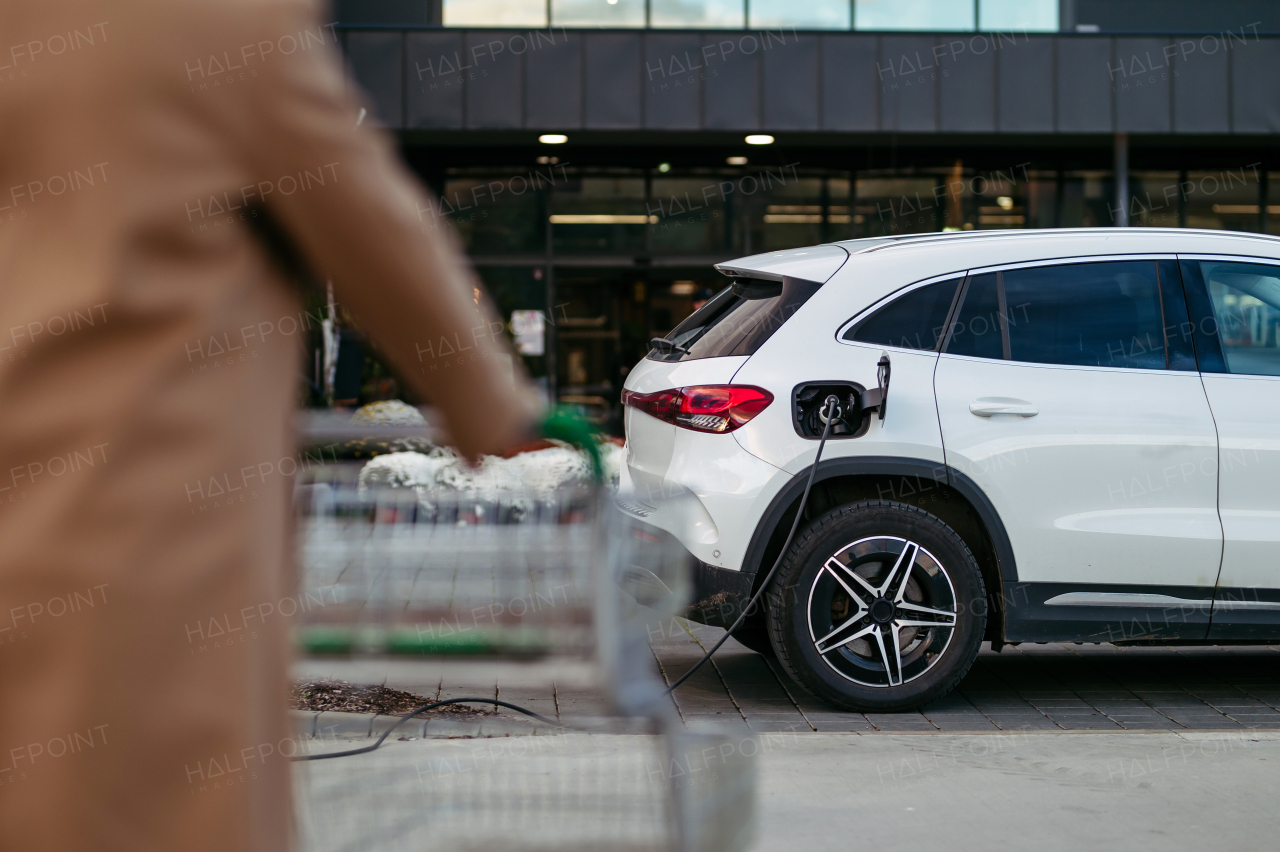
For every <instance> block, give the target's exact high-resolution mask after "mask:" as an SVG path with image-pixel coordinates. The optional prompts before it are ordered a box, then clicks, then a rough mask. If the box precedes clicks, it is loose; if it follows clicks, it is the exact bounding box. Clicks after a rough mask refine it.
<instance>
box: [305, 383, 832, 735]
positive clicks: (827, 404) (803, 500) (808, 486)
mask: <svg viewBox="0 0 1280 852" xmlns="http://www.w3.org/2000/svg"><path fill="white" fill-rule="evenodd" d="M839 409H840V400H839V399H837V398H836V396H835V394H832V395H831V396H828V397H827V398H826V399H825V400H823V401H822V415H824V416H822V417H821V419H822V422H823V427H822V440H820V441H819V442H818V454H817V455H816V456H815V457H814V459H813V467H812V468H811V469H810V470H809V480H808V482H806V483H805V486H804V494H803V495H801V497H800V505H799V506H797V507H796V518H795V520H794V521H793V522H792V523H791V532H789V533H787V540H786V541H785V542H783V543H782V551H781V552H780V553H779V554H778V558H777V559H775V560H774V562H773V567H772V568H770V569H769V573H768V574H766V575H765V576H764V582H763V583H761V584H760V590H759V591H757V592H756V593H755V594H754V595H752V596H751V600H750V601H749V602H748V603H747V605H746V607H744V608H743V610H742V614H741V615H739V616H738V619H737V620H736V621H734V622H733V626H731V627H730V628H729V629H728V630H726V631H725V634H724V635H723V636H721V637H720V641H719V642H717V643H716V644H715V645H713V646H711V650H710V651H707V653H705V654H703V655H702V659H700V660H698V662H696V663H694V665H693V668H691V669H689V670H688V671H687V672H685V673H684V674H682V675H681V676H680V677H679V679H677V680H676V682H675V683H673V684H671V686H670V687H668V688H667V691H666V693H665V694H666V695H670V694H671V693H672V692H674V691H675V689H676V687H678V686H679V685H680V684H682V683H684V682H685V681H686V680H688V679H689V677H690V676H691V675H692V674H693V673H694V672H696V671H697V670H698V669H700V668H701V667H702V664H703V663H705V662H706V661H707V660H709V659H711V655H712V654H714V653H715V652H716V651H719V650H720V646H721V645H723V644H724V643H725V642H726V641H727V640H728V638H729V637H730V636H732V635H733V632H734V631H735V630H737V629H738V628H739V627H741V626H742V622H743V620H744V619H745V618H746V617H747V613H749V612H751V610H752V609H754V608H755V605H756V604H757V603H758V602H759V600H760V597H761V595H763V594H764V593H765V590H766V589H768V588H769V583H770V581H772V580H773V575H774V574H776V573H778V568H779V567H780V566H781V565H782V560H783V559H784V558H785V557H786V555H787V550H788V548H790V547H791V540H792V539H793V538H795V536H796V530H798V529H799V528H800V519H801V518H803V517H804V509H805V506H807V505H808V503H809V492H810V490H812V488H813V479H814V476H815V475H816V474H817V473H818V462H820V461H822V450H823V448H824V447H826V445H827V434H828V433H829V432H830V431H831V421H833V420H835V419H836V412H837V411H838V410H839ZM446 704H493V705H496V706H498V707H506V708H507V709H508V710H514V711H516V712H517V713H523V714H524V715H526V716H529V717H531V718H533V719H537V720H538V721H539V722H545V723H546V724H548V725H554V726H555V727H558V728H563V727H565V726H564V725H561V724H559V723H557V722H553V721H552V720H550V719H548V718H547V717H545V716H540V715H538V714H537V713H534V712H533V711H532V710H526V709H525V708H523V707H521V706H520V705H518V704H512V703H510V702H508V701H499V700H498V699H496V698H449V699H446V700H444V701H435V702H432V703H431V704H424V705H422V706H421V707H419V708H418V709H417V710H414V711H413V712H412V713H410V714H409V715H407V716H403V717H401V719H400V720H399V721H398V722H396V723H395V724H394V725H392V726H391V727H390V728H387V730H386V731H385V732H384V733H383V734H382V736H380V737H378V741H377V742H375V743H374V744H373V745H367V746H364V747H363V748H353V749H349V750H347V751H333V752H327V753H323V754H304V755H299V756H297V757H293V758H290V760H328V759H329V758H331V757H350V756H352V755H356V754H368V753H369V752H371V751H374V750H375V749H377V748H378V746H380V745H382V743H383V742H384V741H385V740H386V739H387V737H389V736H391V734H392V733H393V732H394V731H395V730H396V728H399V727H400V726H401V725H403V724H404V723H405V722H407V721H409V720H410V719H412V718H413V717H414V716H418V715H420V714H422V713H426V712H427V711H428V710H434V709H435V708H437V707H444V706H445V705H446Z"/></svg>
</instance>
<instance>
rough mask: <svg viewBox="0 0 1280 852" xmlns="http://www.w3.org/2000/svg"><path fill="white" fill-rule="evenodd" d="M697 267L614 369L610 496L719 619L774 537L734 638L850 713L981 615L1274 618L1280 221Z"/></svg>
mask: <svg viewBox="0 0 1280 852" xmlns="http://www.w3.org/2000/svg"><path fill="white" fill-rule="evenodd" d="M717 268H718V269H719V270H720V271H721V272H722V273H723V274H725V275H726V276H728V277H729V278H730V279H731V282H732V283H731V286H729V287H727V288H726V289H725V290H723V291H722V292H721V293H719V294H718V295H717V296H716V297H715V298H713V299H712V300H711V301H709V302H708V303H707V304H706V305H705V306H703V307H702V308H701V309H700V310H698V311H697V312H696V313H695V314H693V315H692V316H691V317H689V318H688V319H686V320H685V321H684V322H683V323H681V324H680V325H679V326H678V327H677V328H676V329H675V330H674V331H673V332H671V334H670V335H669V336H668V337H667V338H665V339H662V340H657V341H655V342H654V349H653V350H652V351H651V352H650V353H649V355H648V357H647V358H646V359H645V360H644V361H643V362H641V363H640V364H639V365H637V366H636V367H635V368H634V369H633V370H632V371H631V374H630V375H629V377H628V379H627V382H626V389H625V390H624V392H623V402H624V404H625V406H626V433H627V452H626V463H625V465H624V466H623V470H622V474H621V483H620V492H619V504H620V506H621V507H622V509H623V511H624V512H627V513H629V514H630V515H631V516H632V517H633V518H634V519H635V520H637V521H639V522H642V523H645V524H648V525H651V527H653V528H655V529H656V530H659V531H662V533H661V534H669V535H670V536H672V537H674V538H675V539H677V540H678V541H679V543H680V544H681V545H683V547H684V548H685V549H687V550H688V551H689V553H690V554H692V556H693V557H694V559H695V560H696V562H695V578H696V583H695V586H696V589H697V596H696V600H695V602H694V603H693V605H692V606H691V608H690V610H689V613H688V614H689V616H690V617H691V618H694V619H695V620H698V621H701V622H704V623H707V624H712V625H719V626H727V625H729V624H730V623H732V622H733V621H734V619H735V618H736V617H737V616H738V615H739V613H740V612H741V608H742V607H743V606H744V605H745V604H746V602H747V601H748V600H749V599H750V598H751V596H752V594H753V593H754V592H755V591H757V590H758V588H759V583H760V582H761V581H762V580H763V579H764V576H765V575H766V573H767V572H768V570H769V569H770V568H771V567H772V566H773V565H774V562H775V561H776V560H777V558H778V557H779V555H782V556H783V559H782V562H781V566H780V568H779V570H778V572H777V573H776V575H775V577H774V578H773V580H772V581H771V583H770V585H769V588H768V589H767V591H766V592H765V594H764V597H763V598H762V602H763V604H764V605H763V607H762V610H763V611H761V612H752V613H748V619H747V621H746V622H745V623H744V625H743V627H742V628H741V629H740V631H739V633H738V634H737V637H738V638H739V639H740V641H742V642H743V643H744V644H746V645H747V646H748V647H751V648H753V649H755V650H758V651H760V652H762V653H774V654H776V655H777V658H778V660H779V662H780V663H781V665H782V666H783V667H784V668H785V669H786V671H787V672H788V673H789V674H790V675H791V676H792V677H793V678H794V679H795V680H796V681H797V682H798V683H800V684H801V685H802V686H804V687H805V688H806V689H808V690H810V691H811V692H813V693H814V694H816V695H818V696H819V697H821V698H823V699H825V700H827V701H829V702H831V703H833V704H836V705H840V706H842V707H846V708H852V709H858V710H893V709H906V708H910V707H914V706H918V705H920V704H922V703H925V702H927V701H930V700H932V699H935V698H937V697H939V696H941V695H943V694H944V693H946V692H947V691H949V690H950V689H951V688H952V687H954V686H955V685H956V684H957V683H958V682H959V681H960V679H961V678H962V677H963V676H964V674H965V672H966V671H967V670H968V669H969V667H970V666H971V665H972V663H973V660H974V658H975V656H976V654H977V652H978V648H979V645H980V643H981V642H982V641H983V640H984V639H986V640H988V641H990V642H991V643H992V646H993V647H994V648H996V649H997V650H998V649H999V648H1000V647H1001V646H1002V645H1003V644H1006V643H1018V642H1044V641H1082V642H1114V643H1160V644H1182V643H1186V644H1192V643H1233V644H1235V643H1247V642H1272V641H1276V640H1280V239H1277V238H1272V237H1267V236H1262V235H1254V234H1244V233H1228V232H1216V231H1194V230H1172V229H1169V230H1163V229H1136V228H1135V229H1081V230H1054V231H1005V232H969V233H958V234H927V235H915V236H908V237H897V238H884V239H866V240H850V241H847V242H840V243H834V244H830V245H821V246H815V247H812V248H804V249H795V250H790V251H782V252H774V253H771V254H765V255H758V256H755V257H748V258H743V259H741V260H737V261H732V262H729V263H723V264H720V265H718V267H717ZM884 362H887V366H886V367H881V366H880V365H881V364H882V363H884ZM878 372H880V373H888V376H887V377H884V378H881V377H878V375H877V373H878ZM884 384H887V387H881V386H882V385H884ZM881 392H883V393H884V395H885V396H884V399H883V402H882V403H881V404H880V405H878V406H876V405H875V404H874V403H875V402H877V401H878V400H877V398H878V397H879V396H880V393H881ZM832 396H834V397H836V399H837V400H838V403H839V407H838V410H836V411H835V416H834V417H831V418H828V419H829V420H830V428H829V437H828V440H827V442H826V445H825V449H824V451H823V455H822V458H821V460H820V462H819V463H818V468H817V471H816V473H815V481H814V485H813V491H812V494H811V496H810V498H809V500H808V503H807V505H806V506H805V507H804V514H803V517H802V519H801V523H800V527H799V530H798V532H797V534H796V536H795V539H794V541H793V543H792V544H791V546H790V548H789V549H788V552H787V553H786V554H780V550H781V547H782V544H783V542H784V540H785V539H786V536H787V533H788V532H789V531H790V528H791V525H792V522H793V520H794V518H795V514H796V511H797V507H798V504H799V502H800V497H801V493H802V492H803V490H804V486H805V481H806V479H807V478H808V474H809V472H810V469H811V468H812V466H813V465H814V459H815V455H816V452H817V449H818V445H819V438H820V436H821V434H822V431H823V427H824V420H823V418H822V416H820V415H822V414H823V411H822V410H821V408H822V406H823V404H824V403H825V401H826V400H827V399H829V398H830V397H832Z"/></svg>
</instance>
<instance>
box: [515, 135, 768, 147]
mask: <svg viewBox="0 0 1280 852" xmlns="http://www.w3.org/2000/svg"><path fill="white" fill-rule="evenodd" d="M538 141H539V142H541V143H542V144H543V145H563V144H564V143H566V142H568V141H569V137H568V136H565V135H564V134H563V133H544V134H542V135H541V136H539V137H538ZM770 141H772V140H770Z"/></svg>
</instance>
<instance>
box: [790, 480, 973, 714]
mask: <svg viewBox="0 0 1280 852" xmlns="http://www.w3.org/2000/svg"><path fill="white" fill-rule="evenodd" d="M904 565H905V570H903V567H904ZM768 600H769V607H768V610H767V617H768V627H769V635H770V638H771V639H772V644H773V647H774V648H775V649H776V650H777V657H778V662H779V663H781V665H782V667H783V669H785V670H786V672H787V674H789V675H790V676H791V678H792V679H793V680H795V681H796V682H797V683H798V684H800V685H801V686H802V687H804V688H805V689H807V690H808V691H809V692H811V693H813V694H814V695H816V696H817V697H818V698H821V699H823V700H825V701H827V702H829V703H831V704H834V705H836V706H837V707H841V708H844V709H846V710H854V711H859V712H881V713H883V712H894V711H901V710H911V709H914V708H916V707H919V706H920V705H922V704H927V703H928V702H930V701H933V700H935V699H937V698H940V697H942V696H943V695H945V694H946V693H948V692H950V691H951V690H952V689H954V688H955V686H956V685H957V684H958V683H959V682H960V680H961V678H963V677H964V676H965V674H966V673H967V672H968V671H969V668H970V667H971V666H972V665H973V661H974V660H975V659H976V658H977V656H978V648H979V646H980V645H981V643H982V637H983V633H984V632H985V630H986V621H987V619H986V611H987V596H986V587H985V585H984V583H983V580H982V572H981V571H980V569H979V568H978V563H977V560H976V559H974V557H973V553H972V552H971V551H970V550H969V548H968V546H967V545H966V544H965V543H964V541H963V539H961V538H960V536H959V535H957V534H956V532H955V531H954V530H953V529H951V527H949V526H947V524H946V523H944V522H943V521H942V520H940V519H939V518H937V517H935V516H933V515H931V514H929V513H928V512H926V511H924V510H923V509H919V508H916V507H914V506H909V505H907V504H905V503H895V502H888V501H866V502H861V503H853V504H850V505H846V506H840V507H838V508H835V509H832V510H831V511H829V512H827V513H825V514H823V515H821V516H820V517H818V518H816V519H815V520H813V521H812V522H811V523H809V524H808V525H807V526H806V527H805V528H804V529H803V530H802V531H801V533H800V534H799V537H798V538H797V539H796V541H795V542H794V543H793V544H792V546H791V548H790V549H789V551H788V552H787V556H786V558H785V560H784V561H783V563H782V566H781V568H780V569H779V573H778V576H777V577H775V578H774V580H773V582H772V583H771V584H770V587H769V591H768ZM891 637H892V639H893V640H894V641H890V639H891ZM895 646H896V647H895Z"/></svg>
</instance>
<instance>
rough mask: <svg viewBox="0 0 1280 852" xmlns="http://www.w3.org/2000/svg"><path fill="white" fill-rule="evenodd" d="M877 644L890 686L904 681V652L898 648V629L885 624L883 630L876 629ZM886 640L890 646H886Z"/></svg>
mask: <svg viewBox="0 0 1280 852" xmlns="http://www.w3.org/2000/svg"><path fill="white" fill-rule="evenodd" d="M875 636H876V646H877V647H878V648H879V649H880V661H881V662H882V663H884V673H885V676H886V677H887V678H888V680H889V685H890V686H898V685H900V684H901V683H902V652H901V649H899V648H898V629H897V628H896V627H894V626H892V625H888V624H886V625H884V629H883V630H876V632H875ZM886 641H887V642H888V646H886V644H885V643H886Z"/></svg>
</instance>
